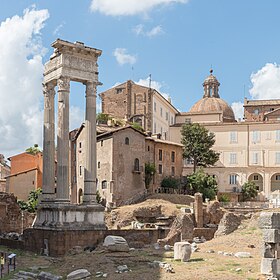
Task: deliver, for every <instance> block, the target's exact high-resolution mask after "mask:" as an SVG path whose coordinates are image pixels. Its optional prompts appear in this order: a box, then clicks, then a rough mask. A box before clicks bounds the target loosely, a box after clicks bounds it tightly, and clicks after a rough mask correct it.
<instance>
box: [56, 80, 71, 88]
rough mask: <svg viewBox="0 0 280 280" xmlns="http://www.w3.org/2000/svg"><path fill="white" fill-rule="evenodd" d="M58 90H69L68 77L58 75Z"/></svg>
mask: <svg viewBox="0 0 280 280" xmlns="http://www.w3.org/2000/svg"><path fill="white" fill-rule="evenodd" d="M57 86H58V90H59V91H70V79H69V78H68V77H60V78H59V79H58V80H57Z"/></svg>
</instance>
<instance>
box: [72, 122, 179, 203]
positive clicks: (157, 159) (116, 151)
mask: <svg viewBox="0 0 280 280" xmlns="http://www.w3.org/2000/svg"><path fill="white" fill-rule="evenodd" d="M71 146H72V147H74V146H75V147H76V150H73V149H72V150H71V154H73V153H75V160H74V161H72V163H73V164H75V167H71V169H72V170H73V171H74V170H75V172H74V173H72V175H71V177H72V180H71V181H72V182H76V183H75V184H74V186H71V201H72V202H74V203H81V202H82V196H83V185H84V162H85V149H84V146H85V133H84V126H81V128H80V129H79V130H78V132H77V133H76V136H75V137H73V138H72V144H71ZM160 153H161V156H160ZM71 157H72V155H71ZM147 162H150V163H154V164H155V166H156V169H157V171H156V174H155V175H154V178H153V182H152V183H151V185H150V187H151V190H155V189H157V188H158V187H159V186H160V183H161V181H162V179H163V178H164V177H166V176H173V177H180V176H181V173H182V164H183V161H182V145H180V144H177V143H171V142H169V141H165V140H161V139H155V138H152V137H147V135H146V134H144V133H142V132H140V131H138V130H136V129H134V128H133V127H131V126H125V127H120V128H115V129H113V130H111V131H108V132H105V133H102V134H100V135H98V136H97V189H98V191H99V193H100V195H101V197H102V198H103V199H104V200H105V201H106V202H108V203H111V204H115V205H117V206H119V205H123V204H127V203H128V202H131V201H134V200H137V199H138V198H139V197H141V196H142V195H143V194H144V193H146V187H145V163H147ZM74 177H76V178H74Z"/></svg>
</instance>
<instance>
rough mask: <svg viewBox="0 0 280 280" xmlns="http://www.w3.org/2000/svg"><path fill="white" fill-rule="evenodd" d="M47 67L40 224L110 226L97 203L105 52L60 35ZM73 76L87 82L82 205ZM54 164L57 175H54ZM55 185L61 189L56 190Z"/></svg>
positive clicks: (52, 226)
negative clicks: (74, 180)
mask: <svg viewBox="0 0 280 280" xmlns="http://www.w3.org/2000/svg"><path fill="white" fill-rule="evenodd" d="M52 47H53V48H54V53H53V54H52V56H51V57H50V60H49V61H48V62H47V63H46V64H45V69H44V81H43V92H44V131H43V187H42V199H41V202H40V204H39V206H38V211H37V217H36V220H35V222H34V225H33V228H35V229H71V230H72V229H79V230H83V229H92V230H102V229H106V226H105V223H104V207H103V206H101V205H99V204H98V203H97V202H96V87H97V86H98V85H100V83H99V82H98V64H97V59H98V57H99V56H100V55H101V53H102V51H101V50H98V49H95V48H91V47H87V46H85V45H84V44H83V43H81V42H75V43H70V42H67V41H64V40H60V39H57V40H56V41H55V42H54V43H53V44H52ZM70 81H75V82H80V83H83V84H84V85H85V86H86V90H85V93H86V112H85V131H86V162H85V166H84V172H85V179H84V198H83V204H81V205H77V204H71V203H70V197H69V195H70V194H69V186H70V180H69V172H70V162H69V161H70V157H69V150H70V147H69V94H70ZM55 87H57V94H58V96H57V101H58V102H57V103H58V104H57V156H56V158H57V167H56V168H55V104H54V103H55V102H54V100H55V94H56V91H55ZM55 169H56V170H57V171H56V173H57V174H56V177H57V180H55ZM55 189H56V191H55Z"/></svg>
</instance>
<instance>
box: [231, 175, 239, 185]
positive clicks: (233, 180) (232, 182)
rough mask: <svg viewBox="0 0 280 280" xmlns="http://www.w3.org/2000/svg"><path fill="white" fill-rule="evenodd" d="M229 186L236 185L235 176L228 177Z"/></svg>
mask: <svg viewBox="0 0 280 280" xmlns="http://www.w3.org/2000/svg"><path fill="white" fill-rule="evenodd" d="M229 184H230V185H237V175H236V174H231V175H229Z"/></svg>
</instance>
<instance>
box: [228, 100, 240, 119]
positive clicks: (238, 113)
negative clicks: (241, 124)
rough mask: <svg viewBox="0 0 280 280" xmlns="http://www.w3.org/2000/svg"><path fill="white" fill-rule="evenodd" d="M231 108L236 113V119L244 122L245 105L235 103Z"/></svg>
mask: <svg viewBox="0 0 280 280" xmlns="http://www.w3.org/2000/svg"><path fill="white" fill-rule="evenodd" d="M231 108H232V110H233V112H234V116H235V119H236V120H238V119H241V120H243V103H242V102H233V103H232V104H231Z"/></svg>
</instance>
